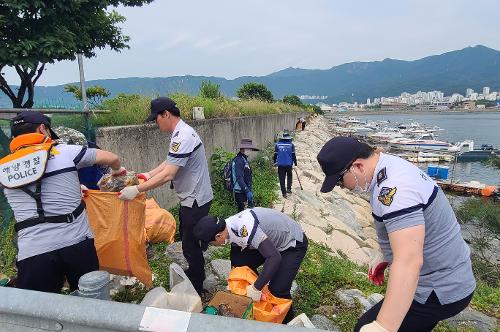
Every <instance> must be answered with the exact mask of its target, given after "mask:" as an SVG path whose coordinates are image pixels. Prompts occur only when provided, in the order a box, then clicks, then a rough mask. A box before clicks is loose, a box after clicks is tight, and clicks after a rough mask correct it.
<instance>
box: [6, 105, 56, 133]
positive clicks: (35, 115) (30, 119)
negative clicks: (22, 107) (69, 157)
mask: <svg viewBox="0 0 500 332" xmlns="http://www.w3.org/2000/svg"><path fill="white" fill-rule="evenodd" d="M23 123H34V124H43V125H45V126H46V127H47V129H48V130H49V132H50V136H51V138H52V139H59V136H57V134H56V133H55V132H54V131H53V130H52V128H51V124H50V123H51V121H50V118H49V117H48V116H46V115H45V114H42V113H40V112H36V111H22V112H21V113H19V114H18V115H16V116H15V117H14V118H13V119H12V121H11V127H12V128H14V127H15V126H18V125H21V124H23Z"/></svg>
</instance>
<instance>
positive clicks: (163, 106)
mask: <svg viewBox="0 0 500 332" xmlns="http://www.w3.org/2000/svg"><path fill="white" fill-rule="evenodd" d="M146 121H156V124H157V125H158V127H159V128H160V130H161V131H162V132H167V133H171V134H172V136H171V139H170V146H169V150H168V155H167V160H166V161H165V162H163V163H161V164H160V165H159V166H158V167H156V168H155V169H153V170H151V171H149V172H147V173H142V174H139V175H138V177H140V178H142V179H144V180H146V182H143V183H141V184H140V185H137V186H130V187H125V188H124V189H123V190H122V191H121V192H120V196H119V197H120V198H122V199H126V200H130V199H134V198H135V197H136V196H137V195H138V194H139V193H140V192H145V191H148V190H151V189H154V188H157V187H159V186H161V185H163V184H165V183H166V182H168V181H172V184H173V187H174V189H175V192H176V194H177V197H178V198H179V200H180V204H181V208H180V211H179V219H180V229H179V232H180V235H181V238H182V252H183V254H184V257H185V258H186V260H187V261H188V263H189V269H188V270H187V271H186V274H187V276H188V277H189V279H190V280H191V282H192V283H193V286H194V288H195V289H196V291H197V292H198V293H199V294H201V292H202V290H203V280H205V267H204V266H205V259H204V258H203V253H202V251H201V248H200V244H199V242H198V240H196V239H195V238H194V236H193V227H194V225H195V224H196V223H197V222H198V220H200V218H202V217H204V216H206V215H208V211H209V210H210V204H211V203H212V199H213V192H212V187H211V183H210V176H209V173H208V164H207V158H206V157H205V148H204V147H203V143H202V141H201V139H200V137H199V136H198V133H196V131H195V130H194V129H193V128H192V127H190V126H189V125H188V124H187V123H185V122H184V121H183V120H182V119H181V118H180V110H179V109H178V108H177V106H176V104H175V102H174V101H173V100H172V99H170V98H167V97H159V98H156V99H154V100H152V101H151V114H150V115H149V117H148V118H147V120H146Z"/></svg>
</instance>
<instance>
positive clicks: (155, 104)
mask: <svg viewBox="0 0 500 332" xmlns="http://www.w3.org/2000/svg"><path fill="white" fill-rule="evenodd" d="M150 110H151V113H150V114H149V116H148V118H147V119H146V122H151V121H154V120H156V116H157V115H158V114H161V113H163V112H164V111H168V112H170V113H172V114H173V115H175V116H181V111H179V109H178V108H177V105H176V103H175V101H173V100H172V99H170V98H168V97H158V98H156V99H153V100H151V109H150Z"/></svg>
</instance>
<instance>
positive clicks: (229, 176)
mask: <svg viewBox="0 0 500 332" xmlns="http://www.w3.org/2000/svg"><path fill="white" fill-rule="evenodd" d="M233 161H234V159H231V160H229V161H228V162H227V163H226V164H225V165H224V170H223V172H222V175H223V177H224V188H226V190H228V191H231V192H232V191H233V189H234V183H233Z"/></svg>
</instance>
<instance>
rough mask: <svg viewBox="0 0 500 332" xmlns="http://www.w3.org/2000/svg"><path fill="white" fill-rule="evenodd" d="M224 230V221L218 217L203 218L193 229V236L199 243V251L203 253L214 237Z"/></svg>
mask: <svg viewBox="0 0 500 332" xmlns="http://www.w3.org/2000/svg"><path fill="white" fill-rule="evenodd" d="M225 228H226V221H225V220H224V219H223V218H220V217H213V216H205V217H203V218H201V219H200V220H199V221H198V223H197V224H196V225H195V226H194V228H193V234H194V237H195V238H196V239H198V240H199V241H200V247H201V250H203V251H205V250H207V248H208V244H209V243H210V242H211V241H214V240H215V236H216V235H217V234H219V233H220V232H222V231H223V230H224V229H225Z"/></svg>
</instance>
